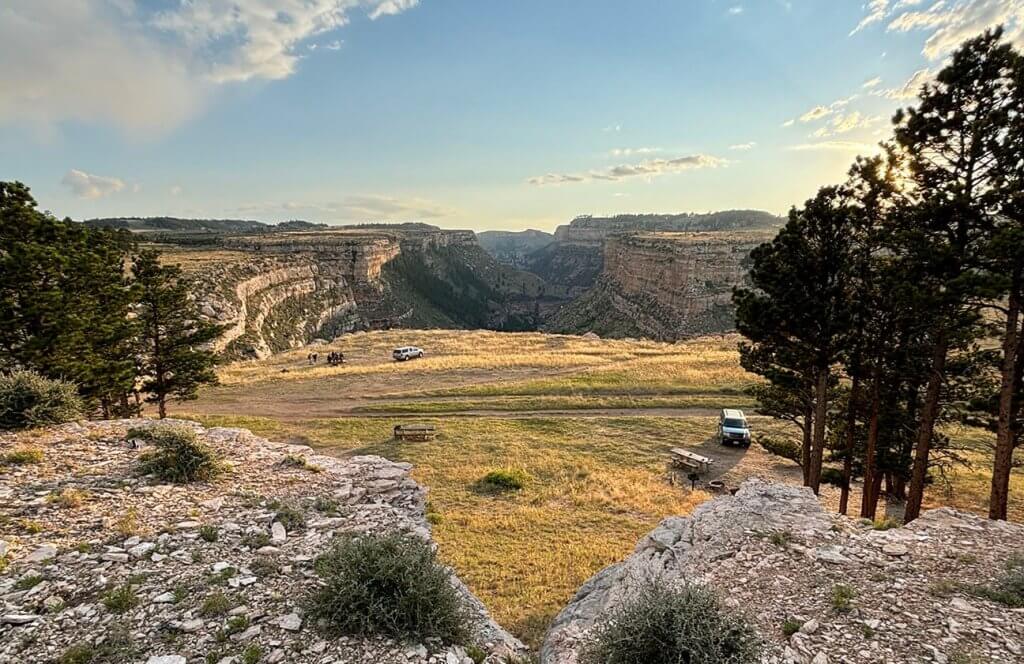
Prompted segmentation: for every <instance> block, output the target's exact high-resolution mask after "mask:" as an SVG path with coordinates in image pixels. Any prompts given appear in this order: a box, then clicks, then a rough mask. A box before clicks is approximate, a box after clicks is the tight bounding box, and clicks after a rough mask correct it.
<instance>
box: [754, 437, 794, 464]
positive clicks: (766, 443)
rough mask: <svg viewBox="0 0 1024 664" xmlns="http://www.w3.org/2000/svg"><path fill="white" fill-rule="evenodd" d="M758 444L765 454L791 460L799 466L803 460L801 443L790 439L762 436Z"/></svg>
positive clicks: (758, 439)
mask: <svg viewBox="0 0 1024 664" xmlns="http://www.w3.org/2000/svg"><path fill="white" fill-rule="evenodd" d="M757 444H758V445H760V446H761V447H763V448H764V451H765V452H768V453H769V454H774V455H775V456H780V457H782V458H783V459H789V460H790V461H792V462H793V463H796V464H799V463H800V458H801V450H800V443H799V442H797V441H794V440H790V439H789V438H776V437H774V436H765V435H760V436H758V437H757Z"/></svg>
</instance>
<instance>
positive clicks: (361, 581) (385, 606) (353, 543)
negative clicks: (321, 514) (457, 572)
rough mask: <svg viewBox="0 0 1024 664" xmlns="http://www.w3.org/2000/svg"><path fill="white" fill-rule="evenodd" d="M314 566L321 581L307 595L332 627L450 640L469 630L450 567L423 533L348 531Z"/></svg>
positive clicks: (341, 630)
mask: <svg viewBox="0 0 1024 664" xmlns="http://www.w3.org/2000/svg"><path fill="white" fill-rule="evenodd" d="M316 571H317V573H318V574H319V575H320V577H321V581H322V583H321V584H320V585H319V587H317V588H316V589H315V590H314V591H313V592H312V593H311V595H310V596H309V598H308V605H309V611H310V613H311V614H312V615H313V616H314V617H316V618H319V619H323V620H324V621H325V624H326V627H327V629H328V631H330V632H333V633H337V634H348V635H368V634H381V635H386V636H390V637H393V638H396V639H399V640H404V639H408V640H411V641H416V642H422V641H423V640H424V639H428V638H437V639H440V640H441V641H443V642H446V643H458V642H460V641H463V640H464V639H465V638H466V637H467V636H468V633H469V629H468V620H469V618H468V616H467V613H466V610H465V608H464V606H463V602H462V597H461V596H460V594H459V592H458V591H457V590H456V589H455V587H454V586H453V585H452V583H451V572H450V571H449V570H448V568H446V567H444V566H443V565H441V564H440V563H439V562H438V561H437V559H436V555H435V553H434V550H433V549H432V548H431V547H430V545H429V544H428V543H426V542H424V541H422V540H420V539H419V538H416V537H408V536H403V535H401V534H390V535H366V536H363V537H359V538H355V537H347V538H344V539H342V540H341V541H340V542H339V543H338V544H336V545H335V546H334V547H333V548H332V549H331V550H330V551H328V552H327V553H326V554H324V555H322V556H320V557H319V558H318V559H317V561H316Z"/></svg>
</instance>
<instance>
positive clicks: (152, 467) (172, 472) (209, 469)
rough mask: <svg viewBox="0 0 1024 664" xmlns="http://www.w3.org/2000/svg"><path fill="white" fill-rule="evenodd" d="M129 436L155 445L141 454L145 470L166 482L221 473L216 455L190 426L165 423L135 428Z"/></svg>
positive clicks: (209, 476)
mask: <svg viewBox="0 0 1024 664" xmlns="http://www.w3.org/2000/svg"><path fill="white" fill-rule="evenodd" d="M128 438H130V439H131V438H138V439H141V440H143V441H145V442H146V443H148V444H150V445H152V446H153V447H154V448H155V449H153V450H148V451H146V452H143V454H142V455H141V456H140V459H141V461H142V469H143V471H144V472H145V473H147V474H153V475H156V476H157V477H159V478H160V479H162V480H164V481H166V482H177V483H185V482H201V481H206V480H209V479H212V478H213V477H215V476H216V475H217V473H219V472H220V462H219V461H218V459H217V456H216V454H214V452H213V450H212V449H210V448H209V446H207V445H206V444H205V443H203V442H202V441H200V440H199V439H197V438H196V433H195V431H193V430H192V429H189V428H188V427H184V426H179V425H161V426H154V427H149V428H146V429H132V430H131V431H129V432H128Z"/></svg>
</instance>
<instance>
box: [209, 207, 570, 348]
mask: <svg viewBox="0 0 1024 664" xmlns="http://www.w3.org/2000/svg"><path fill="white" fill-rule="evenodd" d="M222 246H223V247H224V248H225V249H229V250H231V251H232V252H233V254H232V255H238V254H239V253H240V254H241V255H242V256H244V257H243V258H241V259H239V260H235V261H232V262H229V263H216V264H213V265H211V266H209V267H207V268H205V269H202V270H199V271H198V272H197V273H196V274H195V275H193V277H194V279H195V283H196V294H197V298H198V299H199V301H200V304H201V309H202V313H203V315H204V316H205V317H207V318H209V319H211V320H213V321H215V322H218V323H221V324H223V325H225V326H226V331H225V333H224V335H223V336H222V337H221V339H220V340H218V342H217V343H216V344H215V347H216V349H217V350H220V351H223V352H224V353H225V354H226V355H227V356H229V357H265V356H267V355H269V354H271V353H274V352H277V351H281V350H285V349H288V348H294V347H297V346H300V345H302V344H305V343H308V342H309V341H312V340H313V339H316V338H332V337H334V336H336V335H338V334H340V333H343V332H348V331H351V330H354V329H369V328H374V327H391V326H396V325H401V326H408V327H456V328H458V327H473V328H491V329H516V330H518V329H536V328H537V325H538V320H539V319H540V317H541V316H542V315H543V313H544V312H545V311H547V309H548V308H549V306H550V304H549V302H550V301H555V302H560V300H558V298H557V297H556V296H553V295H551V294H547V293H545V288H544V284H543V282H542V280H541V279H540V278H539V277H537V276H535V275H533V274H529V273H526V272H522V271H519V270H516V269H515V268H513V267H510V266H506V265H502V264H500V263H498V262H497V261H496V260H495V259H494V258H493V257H491V256H490V255H488V254H487V253H486V252H484V251H483V249H482V248H481V247H480V245H479V244H477V241H476V236H475V235H474V234H473V232H472V231H444V230H440V229H436V228H432V227H429V226H422V225H404V226H402V227H399V228H397V229H396V230H394V231H392V232H390V233H388V232H384V231H382V230H381V229H379V228H377V227H374V228H370V229H344V230H328V231H317V232H279V233H273V234H261V235H254V236H228V237H225V238H223V241H222Z"/></svg>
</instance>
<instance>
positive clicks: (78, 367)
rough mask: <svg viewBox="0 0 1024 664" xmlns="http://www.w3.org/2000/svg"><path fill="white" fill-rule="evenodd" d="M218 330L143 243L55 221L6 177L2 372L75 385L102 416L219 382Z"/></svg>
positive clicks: (1, 214)
mask: <svg viewBox="0 0 1024 664" xmlns="http://www.w3.org/2000/svg"><path fill="white" fill-rule="evenodd" d="M220 332H221V328H220V327H219V326H217V325H213V324H210V323H208V322H205V321H204V320H203V319H202V318H201V317H200V316H199V311H198V308H197V304H196V303H195V301H194V299H193V297H192V295H191V293H190V292H189V289H188V285H187V283H186V282H185V281H184V280H183V278H182V274H181V270H180V269H179V268H178V267H176V266H168V265H161V263H160V261H159V255H158V254H157V253H156V252H155V251H152V250H144V251H140V250H139V248H138V247H137V246H136V244H135V242H134V241H133V239H132V236H131V234H129V233H128V232H127V231H124V230H116V229H108V228H94V227H89V226H86V225H84V224H80V223H75V222H73V221H71V220H70V219H65V220H63V221H62V220H59V219H57V218H55V217H54V216H52V215H50V214H49V213H43V212H40V211H39V210H37V209H36V202H35V200H34V199H33V198H32V195H31V193H30V192H29V189H28V187H26V186H25V185H23V184H21V183H20V182H0V371H3V372H5V373H6V372H11V371H14V370H18V369H26V370H31V371H35V372H37V373H39V374H41V375H43V376H46V377H50V378H60V379H64V380H68V381H71V382H73V383H74V384H75V385H77V386H78V390H79V392H80V394H81V397H82V398H83V399H84V401H85V403H86V404H87V406H88V407H89V408H90V409H91V410H92V411H93V412H96V413H99V414H102V415H103V416H104V417H124V416H130V415H134V414H137V413H139V412H140V411H141V407H142V402H143V401H146V402H149V403H153V404H156V406H157V409H158V413H159V415H160V417H163V416H164V415H165V414H166V403H167V400H168V399H170V398H175V399H189V398H194V397H195V394H196V390H197V389H198V387H199V386H200V385H202V384H204V383H211V382H214V381H215V380H216V375H215V374H214V371H213V367H214V365H215V361H216V357H215V355H214V353H213V352H212V351H210V350H207V349H206V345H207V344H208V343H209V342H211V341H212V340H213V339H215V338H216V337H217V336H218V335H219V334H220Z"/></svg>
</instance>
